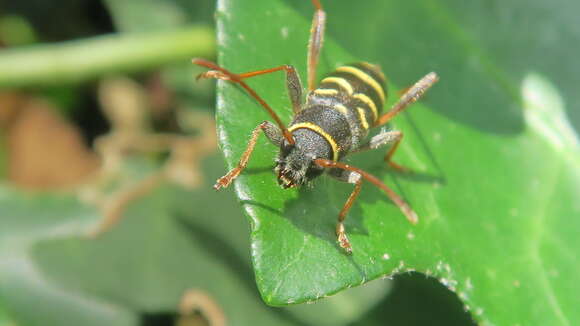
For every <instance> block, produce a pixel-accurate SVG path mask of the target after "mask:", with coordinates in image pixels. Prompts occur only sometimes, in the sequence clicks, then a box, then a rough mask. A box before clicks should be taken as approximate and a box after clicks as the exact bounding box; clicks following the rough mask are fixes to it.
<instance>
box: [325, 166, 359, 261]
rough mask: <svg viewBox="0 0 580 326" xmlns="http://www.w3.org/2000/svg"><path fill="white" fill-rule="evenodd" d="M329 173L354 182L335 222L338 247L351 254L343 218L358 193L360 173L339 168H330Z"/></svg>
mask: <svg viewBox="0 0 580 326" xmlns="http://www.w3.org/2000/svg"><path fill="white" fill-rule="evenodd" d="M329 174H330V175H331V176H333V177H335V178H336V179H338V180H339V181H342V182H348V183H353V184H354V189H353V190H352V192H351V193H350V196H348V199H347V200H346V202H345V203H344V206H343V207H342V209H341V210H340V213H338V222H337V223H336V237H337V239H338V243H339V245H340V247H341V248H343V249H344V250H345V251H346V253H347V254H351V253H352V246H351V245H350V241H349V240H348V237H347V236H346V229H345V227H344V220H345V219H346V214H347V213H348V211H349V210H350V208H351V207H352V204H353V203H354V201H355V200H356V198H357V197H358V194H359V193H360V189H361V187H362V178H361V176H360V174H358V173H357V172H354V171H348V170H341V169H330V170H329Z"/></svg>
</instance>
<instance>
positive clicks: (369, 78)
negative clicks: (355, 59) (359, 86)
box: [336, 66, 385, 103]
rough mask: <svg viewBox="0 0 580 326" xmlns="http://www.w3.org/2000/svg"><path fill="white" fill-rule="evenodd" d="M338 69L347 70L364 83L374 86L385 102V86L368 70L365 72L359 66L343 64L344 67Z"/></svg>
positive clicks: (346, 71) (339, 70) (340, 70)
mask: <svg viewBox="0 0 580 326" xmlns="http://www.w3.org/2000/svg"><path fill="white" fill-rule="evenodd" d="M336 71H338V72H345V73H348V74H351V75H354V76H356V77H357V78H358V79H360V80H361V81H362V82H363V83H365V84H367V85H369V86H370V87H372V88H373V89H374V90H375V91H376V92H377V94H379V97H380V98H381V101H383V103H385V93H384V92H383V87H382V86H381V85H380V84H379V83H378V82H377V81H376V79H374V78H373V77H372V76H371V75H369V74H367V73H366V72H364V71H362V70H360V69H358V68H355V67H351V66H342V67H339V68H338V69H336Z"/></svg>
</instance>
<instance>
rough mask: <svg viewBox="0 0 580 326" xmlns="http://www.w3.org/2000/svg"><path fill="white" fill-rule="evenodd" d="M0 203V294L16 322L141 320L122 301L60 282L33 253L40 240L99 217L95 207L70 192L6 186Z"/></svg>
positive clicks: (73, 230) (66, 232) (121, 322)
mask: <svg viewBox="0 0 580 326" xmlns="http://www.w3.org/2000/svg"><path fill="white" fill-rule="evenodd" d="M0 207H2V213H1V214H0V219H1V220H2V228H1V229H0V239H1V240H0V257H2V259H0V293H2V297H1V298H2V302H3V303H5V307H6V309H7V310H8V311H10V312H11V317H12V318H13V319H14V321H16V322H17V324H18V325H21V324H22V325H69V324H73V325H102V324H103V323H105V324H107V325H137V320H136V315H135V314H133V313H131V312H130V311H129V310H127V309H126V308H124V307H123V306H122V305H117V304H111V303H107V302H104V301H103V300H100V299H98V298H95V297H90V296H86V295H83V294H79V293H75V292H70V291H67V290H64V289H62V288H61V287H59V286H56V285H55V284H54V282H50V281H49V280H47V279H46V275H45V274H44V273H43V272H42V270H39V269H38V266H37V263H36V261H35V259H34V257H33V256H34V255H33V254H34V250H35V246H36V245H37V244H38V241H40V240H42V239H52V238H58V237H66V236H70V235H72V234H78V233H79V231H80V230H83V229H85V228H86V226H87V225H88V223H90V221H91V220H94V219H95V218H96V212H95V210H94V209H91V208H90V207H87V206H85V205H83V204H81V203H79V202H78V201H77V200H76V199H75V198H73V197H72V196H69V195H62V194H54V195H40V194H32V193H27V192H21V191H16V190H15V189H11V188H9V187H6V186H2V187H1V188H0ZM31 298H34V302H32V301H31Z"/></svg>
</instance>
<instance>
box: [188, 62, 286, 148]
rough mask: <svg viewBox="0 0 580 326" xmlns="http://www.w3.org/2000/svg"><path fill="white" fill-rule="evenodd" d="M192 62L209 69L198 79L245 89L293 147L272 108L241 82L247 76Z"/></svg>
mask: <svg viewBox="0 0 580 326" xmlns="http://www.w3.org/2000/svg"><path fill="white" fill-rule="evenodd" d="M192 62H193V63H194V64H196V65H200V66H202V67H206V68H209V69H211V71H208V72H207V73H205V74H201V75H199V76H198V78H217V79H224V80H229V81H231V82H233V83H237V84H239V85H240V86H242V88H243V89H245V90H246V91H247V92H248V93H249V94H250V96H252V97H253V98H254V99H255V100H256V101H258V103H260V105H262V107H263V108H264V109H265V110H266V111H267V112H268V113H269V114H270V116H271V117H272V118H273V119H274V121H276V124H277V125H278V128H279V129H280V130H281V133H282V135H283V136H284V138H285V139H286V141H287V142H288V144H291V145H294V144H295V143H296V142H295V141H294V138H293V137H292V135H291V134H290V132H289V131H288V128H286V126H285V125H284V123H282V120H280V117H279V116H278V115H277V114H276V112H274V110H273V109H272V107H270V105H268V103H266V101H264V99H262V98H261V97H260V96H259V95H258V93H256V91H254V90H253V89H252V88H251V87H250V86H248V84H246V82H244V81H243V79H244V78H248V76H246V77H243V76H242V77H240V76H239V75H237V74H234V73H232V72H230V71H229V70H227V69H225V68H222V67H220V66H218V65H217V64H215V63H213V62H211V61H207V60H205V59H193V60H192ZM280 69H283V68H280ZM250 77H251V76H250Z"/></svg>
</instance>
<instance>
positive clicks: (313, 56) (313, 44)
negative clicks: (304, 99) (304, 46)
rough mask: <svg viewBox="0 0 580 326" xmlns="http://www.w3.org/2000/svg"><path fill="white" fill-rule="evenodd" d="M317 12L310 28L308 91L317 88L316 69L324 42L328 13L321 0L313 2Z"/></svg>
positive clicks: (313, 0)
mask: <svg viewBox="0 0 580 326" xmlns="http://www.w3.org/2000/svg"><path fill="white" fill-rule="evenodd" d="M312 4H313V5H314V8H315V9H316V11H315V12H314V17H312V27H311V28H310V40H309V41H308V59H307V60H308V90H309V91H313V90H314V89H315V88H316V85H315V84H316V67H317V66H318V58H319V57H320V49H322V43H323V42H324V26H325V24H326V13H325V12H324V10H323V9H322V5H321V4H320V1H319V0H312Z"/></svg>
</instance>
